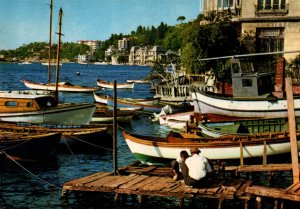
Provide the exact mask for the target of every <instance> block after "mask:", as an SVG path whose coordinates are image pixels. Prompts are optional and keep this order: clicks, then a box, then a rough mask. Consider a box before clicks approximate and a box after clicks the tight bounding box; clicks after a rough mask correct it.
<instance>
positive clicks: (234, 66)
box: [191, 59, 300, 118]
mask: <svg viewBox="0 0 300 209" xmlns="http://www.w3.org/2000/svg"><path fill="white" fill-rule="evenodd" d="M283 66H284V65H283ZM280 67H281V65H278V66H277V71H278V72H276V79H275V80H276V82H277V83H276V84H275V86H274V85H273V80H274V74H275V73H274V72H275V71H274V70H270V69H264V68H262V69H261V68H258V67H257V68H254V63H253V62H250V61H249V60H242V59H232V60H231V76H232V96H223V95H221V94H213V93H207V92H205V91H202V90H200V89H197V88H194V90H193V91H192V93H191V94H192V98H193V102H194V111H195V114H207V113H211V114H219V115H227V116H235V117H261V118H264V117H269V118H275V117H287V116H288V115H287V101H286V98H285V97H284V92H283V90H284V89H283V87H284V83H282V81H283V79H284V76H283V75H282V71H284V69H282V71H281V69H280ZM294 109H295V115H296V116H300V97H299V96H294Z"/></svg>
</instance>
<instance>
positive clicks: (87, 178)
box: [64, 172, 112, 186]
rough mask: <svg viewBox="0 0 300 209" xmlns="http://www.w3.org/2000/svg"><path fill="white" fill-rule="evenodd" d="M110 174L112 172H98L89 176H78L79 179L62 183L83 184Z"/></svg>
mask: <svg viewBox="0 0 300 209" xmlns="http://www.w3.org/2000/svg"><path fill="white" fill-rule="evenodd" d="M111 174H112V172H99V173H95V174H93V175H89V176H85V177H83V178H79V179H75V180H72V181H69V182H67V183H65V184H64V185H66V186H68V185H72V186H83V185H84V184H87V183H90V182H93V181H95V180H97V179H99V178H102V177H105V176H109V175H111Z"/></svg>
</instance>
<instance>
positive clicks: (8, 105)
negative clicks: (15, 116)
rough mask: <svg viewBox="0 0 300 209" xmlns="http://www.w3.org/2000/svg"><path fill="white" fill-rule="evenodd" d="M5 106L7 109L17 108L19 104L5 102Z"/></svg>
mask: <svg viewBox="0 0 300 209" xmlns="http://www.w3.org/2000/svg"><path fill="white" fill-rule="evenodd" d="M5 106H6V107H17V106H18V102H16V101H7V102H5Z"/></svg>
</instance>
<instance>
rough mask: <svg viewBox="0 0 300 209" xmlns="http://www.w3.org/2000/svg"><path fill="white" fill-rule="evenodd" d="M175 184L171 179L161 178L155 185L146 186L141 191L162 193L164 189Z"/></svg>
mask: <svg viewBox="0 0 300 209" xmlns="http://www.w3.org/2000/svg"><path fill="white" fill-rule="evenodd" d="M173 182H174V180H173V179H171V178H167V177H161V178H159V179H158V180H157V181H156V182H155V184H151V185H147V186H146V185H145V186H143V187H142V188H141V189H142V190H147V191H160V190H161V189H162V188H165V187H167V186H168V185H170V184H173Z"/></svg>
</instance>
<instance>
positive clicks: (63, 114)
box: [0, 104, 96, 125]
mask: <svg viewBox="0 0 300 209" xmlns="http://www.w3.org/2000/svg"><path fill="white" fill-rule="evenodd" d="M63 106H64V107H63V108H49V109H47V110H42V111H34V112H21V113H0V121H8V122H15V121H22V122H31V123H58V124H74V125H75V124H78V125H79V124H89V123H90V121H91V119H92V115H93V113H94V111H95V109H96V107H95V105H93V104H78V105H70V107H66V105H63Z"/></svg>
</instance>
